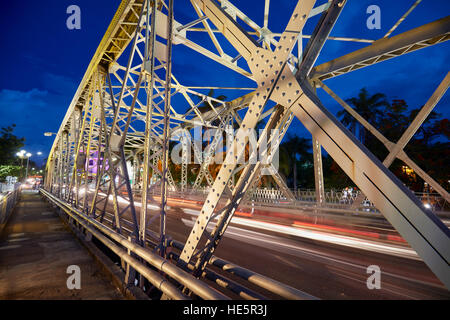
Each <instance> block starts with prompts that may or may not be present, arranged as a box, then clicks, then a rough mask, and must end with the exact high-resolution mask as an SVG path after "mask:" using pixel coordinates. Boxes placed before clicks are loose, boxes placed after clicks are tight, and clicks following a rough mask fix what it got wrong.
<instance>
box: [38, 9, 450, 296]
mask: <svg viewBox="0 0 450 320" xmlns="http://www.w3.org/2000/svg"><path fill="white" fill-rule="evenodd" d="M179 2H180V1H173V0H164V1H150V0H123V1H122V2H121V4H120V6H119V8H118V9H117V12H116V14H115V15H114V17H113V19H112V21H111V23H110V25H109V27H108V29H107V30H106V33H105V35H104V37H103V39H102V40H101V42H100V44H99V46H98V48H97V50H96V52H95V54H94V56H93V58H92V60H91V62H90V64H89V66H88V68H87V70H86V72H85V74H84V77H83V78H82V80H81V83H80V85H79V87H78V89H77V91H76V93H75V95H74V97H73V99H72V102H71V103H70V105H69V106H68V110H67V113H66V115H65V117H64V120H63V121H62V124H61V127H60V129H59V131H58V133H57V135H56V138H55V140H54V143H53V146H52V149H51V153H50V156H49V159H48V162H47V166H46V178H45V186H44V188H43V189H41V193H42V194H43V195H44V196H46V197H47V198H48V199H49V200H50V201H51V202H52V203H53V204H55V205H57V206H58V207H59V208H60V209H61V210H62V211H63V212H64V213H66V214H67V216H68V218H69V220H70V221H71V223H72V224H73V225H74V226H75V227H76V228H77V229H78V230H79V231H80V232H81V233H83V234H85V235H86V236H87V237H90V238H92V237H93V238H96V239H97V240H99V241H100V242H102V243H103V244H104V245H106V246H107V247H108V248H109V249H110V250H112V251H113V252H114V253H115V254H116V255H118V256H119V257H120V259H121V266H122V268H123V270H125V271H126V278H125V280H124V281H125V282H126V283H128V284H129V285H134V286H137V287H140V288H144V290H147V291H148V290H150V289H149V288H152V290H155V288H156V291H158V292H160V293H162V295H161V298H162V299H186V298H201V299H227V298H228V296H227V294H226V292H227V290H231V291H233V292H234V293H237V294H239V295H240V296H241V297H243V298H250V299H254V298H258V297H259V296H258V294H257V293H255V292H253V291H252V290H250V289H249V288H247V287H245V286H243V285H241V284H239V283H236V282H233V281H232V280H230V279H227V278H226V277H223V276H221V275H219V274H217V273H215V272H213V271H211V270H210V269H208V268H207V267H208V266H210V265H214V266H215V267H217V268H219V269H223V270H229V271H230V270H232V271H231V272H232V273H233V274H234V275H237V276H240V277H241V278H244V279H246V280H247V281H248V282H249V283H251V284H252V285H257V286H261V287H263V288H265V289H267V290H270V291H271V292H274V293H276V294H278V295H279V296H281V297H283V298H288V299H309V298H314V297H313V296H311V295H309V294H308V293H306V292H303V291H301V290H298V289H294V288H292V287H290V286H288V285H285V284H281V283H279V282H277V281H274V280H271V279H269V278H267V277H264V276H262V275H260V274H256V273H254V272H252V271H251V270H248V269H244V268H241V267H239V266H237V265H234V264H233V263H231V262H228V261H225V260H222V259H220V258H218V257H216V256H214V252H215V250H216V249H217V248H218V246H219V245H220V243H221V240H222V238H223V236H224V234H225V233H226V230H227V227H229V225H230V222H231V219H232V217H233V215H235V213H236V210H237V209H238V207H239V205H240V204H241V203H243V201H245V200H246V194H249V193H250V191H252V190H255V188H256V187H257V185H258V181H259V179H260V177H261V175H262V172H263V171H264V172H265V173H266V174H269V175H271V176H272V178H273V181H274V182H275V183H276V185H277V186H278V187H279V190H280V192H282V193H283V194H284V195H285V197H286V199H291V200H292V199H293V198H294V197H295V196H294V195H293V194H292V192H291V190H290V189H289V188H288V187H287V186H286V183H285V181H284V180H283V178H282V177H281V176H280V175H279V174H278V173H277V171H276V170H274V169H273V168H272V167H271V164H270V163H271V160H272V159H273V157H274V156H275V152H276V150H277V148H278V146H279V144H280V142H281V141H282V139H283V137H284V135H285V133H286V131H287V128H288V127H289V125H290V124H291V123H292V121H293V119H294V118H295V117H296V118H297V119H298V120H300V122H301V123H302V124H303V125H304V126H305V127H306V128H307V129H308V130H309V132H310V133H311V134H312V144H313V152H314V174H315V186H316V188H315V199H316V203H315V206H316V207H317V208H321V207H323V206H325V205H326V201H325V191H324V182H323V173H322V155H321V150H322V148H323V149H324V150H326V152H327V153H328V154H330V155H331V156H332V158H333V159H334V160H335V161H336V163H337V164H338V165H339V166H340V167H341V168H342V170H343V171H344V172H345V173H346V174H347V175H348V176H349V177H350V178H351V179H352V181H353V182H354V183H355V184H356V185H357V186H358V188H359V189H360V190H361V191H362V193H363V194H364V195H365V196H366V197H367V198H368V199H369V200H370V201H371V203H373V204H374V205H375V206H376V208H377V209H378V210H379V211H380V212H381V214H382V215H383V216H384V217H385V218H386V219H387V220H388V221H389V222H390V224H392V226H393V227H394V228H395V229H396V230H397V231H398V233H399V234H400V235H401V237H403V238H404V239H405V240H406V241H407V242H408V244H409V245H410V246H411V247H412V248H413V249H414V250H415V251H416V252H417V254H418V255H419V256H420V257H421V258H422V259H423V261H424V262H425V263H426V264H427V265H428V267H429V268H430V269H431V270H432V271H433V273H434V274H435V275H436V276H437V277H438V278H439V279H440V281H441V282H442V283H443V284H444V285H445V286H446V287H447V288H450V268H449V261H450V237H449V236H450V232H449V229H448V227H447V226H446V225H445V224H444V223H443V222H442V221H441V220H440V219H439V218H438V217H437V216H436V215H434V214H433V213H432V212H431V211H429V210H426V209H425V208H424V206H423V204H422V202H421V201H419V200H418V199H417V197H416V196H415V195H414V194H413V193H412V192H411V191H410V190H408V189H407V188H406V187H405V186H404V185H403V184H402V183H401V182H400V181H399V179H398V178H396V177H395V176H394V175H393V173H392V172H391V171H390V170H389V166H390V165H391V164H392V162H393V161H394V160H395V159H400V160H401V161H403V162H404V163H405V164H406V165H408V166H409V167H410V168H412V169H413V170H414V171H415V172H416V173H417V174H418V175H419V176H420V177H421V178H422V179H423V180H424V181H426V182H427V183H428V184H429V185H430V186H432V188H433V189H434V190H435V191H436V192H437V193H439V195H440V196H441V197H442V198H443V199H445V201H447V202H448V201H449V194H448V192H447V191H446V190H445V189H444V188H443V187H442V186H441V185H439V183H437V182H436V181H435V180H434V179H433V178H432V177H430V176H429V175H428V174H427V173H426V172H425V171H424V170H422V169H421V168H420V167H419V166H418V165H417V164H416V163H415V162H414V161H413V160H411V159H410V158H409V157H408V155H407V154H406V153H405V151H404V148H405V146H406V145H407V144H408V142H409V141H410V139H411V138H412V136H413V135H414V134H415V133H416V131H417V130H418V129H419V127H420V126H421V124H422V122H423V121H424V120H425V119H426V117H427V116H428V115H429V114H430V112H431V111H432V110H433V108H434V107H435V106H436V104H437V103H438V102H439V100H440V98H441V97H442V96H443V95H444V93H445V92H446V90H447V88H448V86H449V82H450V73H448V74H447V75H446V76H445V78H444V79H442V80H441V82H440V84H439V86H438V87H437V88H436V90H435V91H434V92H433V93H432V94H431V96H430V97H429V99H428V101H427V102H426V103H425V105H424V106H423V107H422V109H421V110H420V112H419V113H418V114H417V116H416V118H415V119H414V120H413V121H412V123H411V124H410V126H409V127H408V129H407V130H406V131H405V132H404V133H403V135H402V136H401V138H400V139H399V140H398V141H390V140H388V139H387V138H386V137H384V136H383V135H382V134H381V133H380V132H379V131H378V129H377V128H375V127H374V126H373V125H371V124H370V123H369V122H368V121H366V120H365V119H364V118H363V117H361V116H360V115H359V114H357V113H356V112H355V111H354V110H353V109H352V108H351V107H350V106H349V105H348V104H347V103H346V102H345V101H344V100H342V99H341V98H340V97H339V96H338V95H337V94H336V93H335V92H333V91H332V90H331V89H330V88H329V87H328V86H327V85H326V84H325V83H324V82H326V80H328V79H331V78H334V77H338V76H340V75H343V74H346V73H349V72H353V71H355V70H358V69H360V68H364V67H368V66H371V65H374V64H377V63H382V62H383V61H385V60H388V59H395V58H396V57H399V56H402V55H405V54H408V53H411V52H413V51H417V50H427V47H430V46H435V45H439V44H440V43H443V42H445V41H447V40H448V39H449V37H450V35H449V31H450V17H445V18H442V19H440V20H437V21H433V22H430V23H427V24H424V25H422V26H419V27H416V28H414V29H411V30H408V31H405V32H403V33H400V34H398V35H394V36H391V33H392V32H393V31H394V30H395V29H396V28H397V27H398V26H399V25H400V24H401V23H402V21H403V20H404V19H405V18H406V17H407V16H408V15H409V13H410V12H411V11H412V10H419V8H418V9H416V6H417V5H418V4H419V3H420V2H421V1H420V0H418V1H415V3H414V4H413V5H412V7H410V8H405V9H408V10H407V11H405V13H404V14H403V15H402V16H401V17H400V18H399V20H398V22H397V23H396V24H395V25H394V26H393V27H392V28H391V29H390V31H389V32H388V33H387V34H386V35H385V36H384V37H383V38H381V39H379V40H376V41H372V40H367V39H355V38H344V37H342V38H336V37H331V36H329V35H330V32H331V30H332V29H333V27H334V25H335V24H336V22H337V21H338V18H339V15H340V13H341V11H342V10H345V7H346V6H349V5H351V3H350V1H349V3H347V1H345V0H330V1H328V2H325V3H323V4H316V3H315V2H316V1H314V0H300V1H298V3H297V4H296V5H295V8H294V9H293V12H290V13H286V21H287V24H286V25H285V26H280V28H282V29H280V30H281V31H280V30H278V31H271V30H270V29H269V26H268V20H269V17H270V6H271V5H274V3H270V0H265V2H264V20H263V21H264V22H263V25H259V24H258V23H256V22H254V21H253V20H252V19H251V18H250V17H249V16H248V15H246V13H245V12H242V11H241V10H240V9H239V8H238V7H236V6H235V5H233V4H232V2H230V1H228V0H219V1H214V0H191V1H190V2H191V3H190V9H191V10H192V12H193V13H195V15H196V18H195V19H194V20H192V21H191V22H189V23H185V24H184V23H180V22H179V21H178V20H177V17H176V15H175V16H174V5H175V6H176V5H177V4H179ZM255 5H256V4H255ZM315 16H317V17H318V22H317V24H316V26H315V28H314V31H313V33H312V34H304V32H303V29H304V26H305V24H306V23H307V22H308V20H309V19H311V18H313V17H315ZM316 20H317V19H316ZM316 20H311V21H316ZM199 34H201V35H202V36H205V37H207V38H208V41H210V44H211V46H210V48H207V47H206V46H205V45H204V42H202V41H199V40H198V39H199V37H198V36H197V35H199ZM327 40H328V41H350V42H360V43H366V45H365V46H364V47H363V48H361V49H359V50H356V51H354V52H350V53H348V54H345V55H343V56H340V57H336V58H335V59H333V60H331V61H328V62H325V63H322V64H318V65H317V64H316V63H315V62H316V61H317V58H318V56H319V55H320V53H321V51H322V48H323V46H324V44H325V42H326V41H327ZM182 46H184V47H186V48H187V49H188V50H193V51H195V52H197V53H198V54H199V56H201V57H203V58H204V59H208V60H210V61H213V62H214V63H217V64H220V65H221V66H222V68H223V67H226V68H229V69H231V70H232V71H234V72H236V73H238V74H240V75H242V77H245V78H248V79H250V80H252V81H254V83H255V85H254V87H253V88H224V87H221V86H218V85H217V84H213V85H210V84H206V86H204V87H193V86H189V85H188V84H183V83H181V82H180V81H179V80H178V79H177V74H176V72H172V70H174V68H173V62H174V61H177V58H180V56H177V55H176V54H174V55H172V53H173V52H175V51H176V49H177V48H179V47H182ZM198 66H201V63H199V64H198ZM214 88H216V89H234V90H242V96H240V97H239V98H237V99H234V100H231V101H222V100H220V99H217V98H214V97H212V96H209V95H207V94H205V93H204V92H205V90H209V89H214ZM317 89H319V90H320V89H323V90H324V91H325V92H327V93H328V94H329V95H330V96H331V97H333V98H334V99H335V100H336V101H337V102H338V103H339V104H340V105H341V106H342V107H343V108H344V109H345V110H347V111H348V112H349V113H350V114H351V115H352V116H353V117H354V118H355V119H357V120H358V121H359V123H360V124H361V125H362V126H363V127H364V128H365V129H367V130H368V131H369V132H371V133H372V134H373V135H374V136H375V137H376V138H377V139H378V140H380V141H381V142H382V143H383V144H384V146H385V147H386V149H387V150H388V152H389V155H388V156H387V157H386V159H384V161H380V160H379V159H377V158H376V157H375V156H374V155H373V154H372V153H371V152H370V151H369V150H368V149H367V148H366V147H365V146H364V145H362V143H361V142H360V141H359V140H358V139H357V138H355V136H354V135H353V134H352V133H351V132H350V131H349V130H347V129H346V128H345V127H344V125H343V124H342V123H340V121H339V120H338V119H336V117H335V116H334V115H333V114H332V113H331V112H330V111H329V110H328V109H327V107H326V106H325V105H324V104H323V103H322V102H321V100H320V99H319V98H318V96H317V94H316V90H317ZM425 98H426V97H425ZM180 101H181V102H180ZM261 120H264V121H263V122H262V123H264V129H263V131H262V133H261V134H260V135H259V138H258V141H257V146H258V147H259V148H260V149H261V148H263V153H264V155H265V156H266V158H267V159H269V161H268V162H262V161H261V159H257V160H256V161H253V162H252V161H247V162H244V163H243V164H242V163H241V161H240V160H242V159H244V158H245V159H249V158H251V159H255V157H256V156H255V153H256V151H251V152H250V151H248V150H249V149H248V148H247V144H248V143H249V141H248V139H245V134H246V132H248V130H251V129H254V128H255V127H256V126H257V124H258V123H260V121H261ZM196 126H201V127H202V128H203V130H206V129H215V132H216V133H215V135H214V136H212V137H211V142H210V144H209V146H210V147H209V148H208V149H206V150H199V148H201V147H202V146H201V145H200V146H199V145H197V144H196V143H195V141H193V140H192V139H191V138H190V137H191V136H192V132H193V130H194V128H195V127H196ZM229 126H232V127H234V128H237V133H236V134H235V136H234V138H233V141H232V143H231V145H230V148H228V149H227V151H226V153H225V160H224V162H223V164H222V165H221V166H220V169H218V171H217V172H214V173H212V172H210V168H211V166H210V165H211V164H212V161H213V158H214V154H215V151H216V147H217V145H218V143H219V142H218V141H219V140H220V139H221V138H222V136H223V135H224V132H225V130H226V128H227V127H229ZM275 129H276V130H275ZM174 136H175V137H178V139H179V141H180V144H181V153H182V159H183V161H182V163H181V164H180V166H181V169H180V170H181V177H180V178H179V179H178V178H177V177H174V172H173V170H171V169H170V166H169V164H170V161H169V151H170V148H169V138H170V137H172V138H173V137H174ZM264 141H267V144H266V145H264V144H263V142H264ZM191 150H193V151H194V152H192V154H193V156H192V155H191V153H189V152H188V151H191ZM194 157H195V159H194ZM94 160H95V161H94ZM191 160H196V161H198V163H199V165H196V167H195V168H199V169H198V173H197V175H196V179H195V182H194V183H192V184H191V183H188V180H189V179H188V176H189V175H192V172H193V171H192V168H193V166H194V165H193V164H192V163H191V162H192V161H191ZM205 185H206V186H207V187H208V189H207V190H208V192H207V194H206V195H205V198H204V199H203V201H202V208H201V210H200V211H199V213H198V216H197V217H196V220H195V222H194V223H193V224H192V229H191V231H190V234H189V236H188V237H187V239H185V241H184V242H178V241H175V240H173V239H172V238H171V237H170V233H169V232H166V230H167V228H166V222H167V218H168V217H167V212H168V201H169V200H168V199H169V193H171V194H172V195H173V194H176V193H179V194H183V195H184V197H189V194H190V193H189V192H190V190H191V189H193V190H194V191H195V190H199V189H200V188H204V186H205ZM155 190H156V195H155ZM360 200H361V199H360ZM155 206H156V209H155ZM110 208H112V209H110ZM151 208H153V209H151ZM205 279H209V280H212V281H213V282H215V283H216V284H218V285H219V286H221V287H222V289H223V290H222V291H220V290H217V289H213V288H212V287H211V286H210V285H208V284H207V282H206V281H205Z"/></svg>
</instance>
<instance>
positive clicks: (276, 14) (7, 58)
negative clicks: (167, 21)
mask: <svg viewBox="0 0 450 320" xmlns="http://www.w3.org/2000/svg"><path fill="white" fill-rule="evenodd" d="M174 2H175V19H176V20H178V21H179V22H181V23H187V22H190V21H192V20H193V19H195V16H194V11H193V9H192V6H191V5H190V3H189V1H187V0H175V1H174ZM323 2H324V1H318V2H317V3H319V4H320V3H323ZM119 3H120V1H119V0H95V1H92V0H90V1H85V0H83V1H80V0H70V1H66V0H52V1H50V0H45V1H31V0H27V1H2V2H1V4H0V12H1V15H2V19H0V28H1V30H2V45H1V49H2V50H0V61H1V62H2V76H1V77H0V127H4V126H7V125H11V124H12V123H15V124H16V125H17V127H16V129H15V134H16V135H18V136H19V137H25V139H26V142H25V147H24V149H26V150H27V151H30V152H32V153H34V154H35V153H36V152H38V151H42V152H43V153H44V154H43V155H42V156H41V157H38V156H33V157H32V159H33V160H35V161H36V162H38V163H39V162H42V161H43V160H44V159H45V158H46V157H47V155H48V152H49V151H50V148H51V145H52V143H53V138H54V136H53V137H45V136H44V135H43V133H44V132H46V131H50V132H57V131H58V129H59V126H60V123H61V121H62V120H63V118H64V115H65V113H66V110H67V108H68V106H69V104H70V102H71V100H72V97H73V95H74V93H75V91H76V89H77V87H78V84H79V82H80V81H81V78H82V77H83V75H84V73H85V70H86V68H87V66H88V64H89V62H90V60H91V58H92V56H93V54H94V52H95V50H96V48H97V46H98V44H99V42H100V40H101V38H102V37H103V34H104V32H105V31H106V29H107V27H108V25H109V23H110V21H111V19H112V17H113V15H114V13H115V11H116V9H117V7H118V6H119ZM232 3H233V4H235V5H236V6H237V7H238V8H240V9H241V10H242V11H243V12H245V13H246V14H248V16H249V17H250V18H252V19H253V20H254V21H255V22H256V23H258V24H260V25H262V24H263V12H264V0H253V1H244V0H240V1H237V0H234V1H232ZM413 3H414V1H413V0H401V1H388V0H384V1H375V0H358V1H356V0H349V1H348V2H347V5H346V7H345V8H344V10H343V12H342V14H341V16H340V18H339V20H338V22H337V24H336V26H335V28H334V29H333V31H332V32H331V36H342V37H355V38H364V39H374V40H376V39H378V38H381V37H383V36H384V34H385V33H386V32H387V31H388V30H389V29H390V28H391V27H392V25H393V24H394V23H395V22H396V21H397V20H398V19H399V18H400V16H401V15H402V14H403V13H404V12H405V11H406V10H407V9H408V8H409V7H410V6H411V5H412V4H413ZM73 4H75V5H78V6H79V7H80V8H81V30H69V29H67V27H66V19H67V17H68V16H69V15H68V14H67V13H66V8H67V7H68V6H70V5H73ZM373 4H375V5H378V6H379V7H380V8H381V30H369V29H368V28H367V27H366V19H367V18H368V16H369V14H366V8H367V7H368V6H369V5H373ZM294 6H295V3H294V1H289V0H284V1H271V11H270V16H269V28H270V29H271V30H272V31H274V32H280V31H282V29H284V27H285V25H286V23H287V20H288V19H289V16H290V13H291V12H292V10H293V7H294ZM449 12H450V1H445V0H433V1H432V0H424V1H422V2H421V3H420V4H419V5H418V7H417V8H416V9H414V11H413V12H412V13H411V14H410V15H409V16H408V17H407V18H406V20H405V21H404V22H403V23H402V24H401V25H400V27H399V28H397V30H395V32H394V33H393V34H392V35H391V36H394V35H396V34H399V33H401V32H404V31H407V30H410V29H412V28H415V27H418V26H420V25H422V24H425V23H428V22H432V21H435V20H437V19H439V18H443V17H445V16H446V15H448V13H449ZM317 19H318V17H316V19H315V20H313V21H311V22H310V23H307V25H306V29H305V33H308V34H310V33H311V32H312V30H313V28H314V25H315V22H316V21H317ZM304 41H305V43H306V40H304ZM366 45H368V44H358V43H350V42H341V41H332V40H328V41H327V42H326V44H325V47H324V49H323V51H322V53H321V55H320V56H319V59H318V61H317V62H316V63H317V64H320V63H323V62H326V61H328V60H331V59H333V58H336V57H338V56H340V55H343V54H346V53H348V52H351V51H354V50H356V49H359V48H361V47H364V46H366ZM205 46H207V47H209V48H213V46H212V45H210V44H208V45H207V44H206V42H205ZM178 47H180V48H178ZM449 48H450V43H449V42H446V43H443V44H439V45H436V46H433V47H430V48H426V49H423V50H419V51H416V52H413V53H410V54H407V55H404V56H402V57H400V58H396V59H392V60H389V61H386V62H382V63H379V64H377V65H375V66H371V67H367V68H363V69H361V70H358V71H354V72H352V73H349V74H346V75H343V76H339V77H336V78H334V79H331V80H327V81H326V82H325V84H326V85H327V86H328V87H330V88H331V89H332V90H333V91H335V92H336V93H337V94H338V95H339V96H340V97H341V98H344V99H347V98H350V97H353V96H356V95H357V93H358V92H359V90H360V89H361V88H363V87H366V88H367V89H368V90H369V92H370V93H377V92H382V93H385V94H386V95H387V97H388V99H389V100H392V99H404V100H405V101H406V102H407V104H408V105H409V107H410V108H418V107H421V106H422V105H423V104H424V103H425V102H426V101H427V100H428V98H429V97H430V96H431V94H432V93H433V91H434V90H435V89H436V87H437V86H438V84H439V83H440V82H441V81H442V79H443V78H444V76H445V75H446V73H447V72H448V71H449V69H448V65H449V64H448V61H449V58H450V50H449ZM200 58H201V56H200ZM200 58H199V54H197V53H194V52H192V51H191V50H190V49H188V48H181V46H176V47H175V48H174V55H173V59H174V68H173V72H174V74H175V76H177V78H178V79H179V80H180V82H181V83H182V84H185V85H203V86H208V85H212V86H215V85H225V86H241V87H254V86H255V84H254V83H252V81H249V80H248V79H246V78H244V77H242V76H241V75H239V74H237V73H235V72H233V71H229V70H227V69H226V68H224V67H220V66H217V64H215V63H214V64H208V62H205V64H203V63H198V61H199V60H198V59H200ZM201 59H203V58H201ZM445 61H447V63H446V62H445ZM210 65H211V66H217V68H214V69H211V68H210V67H209V66H210ZM213 70H214V71H213ZM246 92H248V91H233V92H230V91H227V92H222V91H217V92H216V94H221V93H224V94H225V95H226V96H227V97H228V99H229V100H230V99H232V98H235V97H237V96H239V95H242V94H244V93H246ZM318 94H319V97H320V98H321V99H322V101H323V102H324V104H325V106H327V107H328V108H329V109H330V110H331V111H332V112H333V113H334V114H335V113H336V112H337V111H339V110H340V107H339V106H338V104H337V103H336V102H335V101H334V100H332V99H331V98H329V97H328V96H327V94H326V93H324V92H323V91H321V90H319V91H318ZM449 104H450V99H449V93H448V92H447V94H446V95H445V96H444V97H443V98H442V100H441V101H440V103H439V104H438V105H437V107H436V108H435V111H437V112H439V113H442V114H443V116H444V117H447V118H448V117H449V115H450V111H449V110H450V109H449ZM295 121H297V120H295ZM296 124H299V122H298V121H297V123H296ZM290 132H292V133H294V132H295V133H297V134H299V135H301V136H305V137H308V136H309V134H308V133H307V132H306V130H305V129H304V128H303V127H302V126H301V125H300V124H299V125H295V124H294V125H293V126H291V129H290Z"/></svg>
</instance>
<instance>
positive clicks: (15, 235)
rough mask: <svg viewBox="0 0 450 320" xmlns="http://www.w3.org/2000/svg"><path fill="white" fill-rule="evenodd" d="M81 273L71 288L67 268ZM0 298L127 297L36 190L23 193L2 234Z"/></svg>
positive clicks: (0, 239) (88, 298)
mask: <svg viewBox="0 0 450 320" xmlns="http://www.w3.org/2000/svg"><path fill="white" fill-rule="evenodd" d="M70 265H77V266H79V267H80V270H81V289H79V290H77V289H73V290H69V289H68V288H67V284H66V282H67V279H68V277H69V276H71V274H72V273H70V274H68V273H66V271H67V267H68V266H70ZM0 299H2V300H4V299H42V300H47V299H87V300H94V299H102V300H103V299H105V300H109V299H123V297H122V295H121V294H120V292H119V291H118V290H117V289H116V288H115V287H114V286H113V284H112V283H111V282H109V281H108V280H107V278H106V277H105V276H104V275H103V274H102V273H101V271H100V268H99V267H98V265H97V264H96V262H95V261H94V259H93V258H92V257H91V256H90V255H89V254H88V252H87V251H86V249H85V248H84V247H83V246H82V245H81V244H80V243H79V242H78V241H77V240H76V239H75V237H74V236H73V235H72V234H71V233H70V232H69V231H68V230H67V229H66V228H65V226H64V224H63V223H62V221H61V220H60V218H59V216H58V215H57V213H55V212H54V211H53V208H52V207H51V206H50V205H49V204H48V203H46V202H45V201H43V200H42V199H41V197H40V196H39V194H38V193H37V192H35V191H23V193H22V195H21V198H20V201H19V203H18V204H17V206H16V208H15V209H14V212H13V213H12V215H11V217H10V218H9V222H8V224H7V225H6V227H5V229H4V230H3V233H2V234H1V235H0Z"/></svg>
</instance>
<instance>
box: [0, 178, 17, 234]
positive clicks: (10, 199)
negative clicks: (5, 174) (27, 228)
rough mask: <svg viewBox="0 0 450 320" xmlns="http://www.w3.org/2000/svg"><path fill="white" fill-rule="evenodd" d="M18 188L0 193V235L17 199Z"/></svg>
mask: <svg viewBox="0 0 450 320" xmlns="http://www.w3.org/2000/svg"><path fill="white" fill-rule="evenodd" d="M19 195H20V187H19V185H18V184H17V185H15V186H14V189H13V190H11V191H8V192H5V193H0V233H1V232H2V231H3V228H4V227H5V225H6V223H7V222H8V219H9V217H10V215H11V213H12V211H13V209H14V207H15V205H16V203H17V200H18V199H19Z"/></svg>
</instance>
